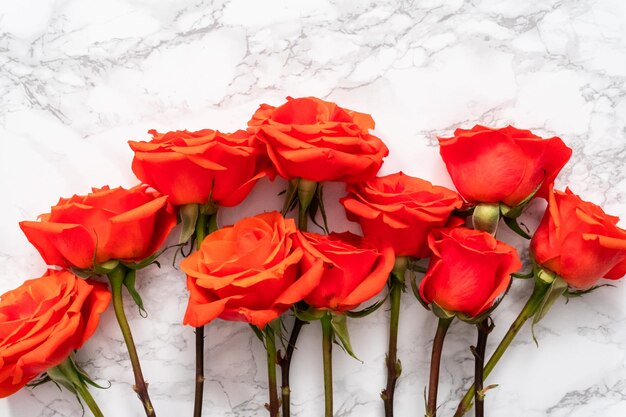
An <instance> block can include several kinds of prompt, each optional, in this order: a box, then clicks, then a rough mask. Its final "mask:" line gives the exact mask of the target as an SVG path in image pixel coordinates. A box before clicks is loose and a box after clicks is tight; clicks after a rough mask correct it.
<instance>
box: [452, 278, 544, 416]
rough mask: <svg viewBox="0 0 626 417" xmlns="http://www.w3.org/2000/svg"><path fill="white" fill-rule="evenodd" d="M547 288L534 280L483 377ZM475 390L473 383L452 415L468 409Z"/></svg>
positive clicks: (534, 310) (537, 306) (507, 345)
mask: <svg viewBox="0 0 626 417" xmlns="http://www.w3.org/2000/svg"><path fill="white" fill-rule="evenodd" d="M549 288H550V285H546V284H544V283H539V282H537V281H535V288H534V289H533V292H532V294H531V295H530V298H529V299H528V301H527V302H526V305H524V308H522V311H520V313H519V315H518V316H517V318H516V319H515V321H514V322H513V324H511V327H509V330H508V331H507V332H506V334H505V335H504V337H503V338H502V340H501V341H500V344H499V345H498V347H496V350H495V351H494V352H493V355H491V357H490V358H489V361H488V362H487V365H486V366H485V370H484V378H487V377H488V376H489V374H490V373H491V371H492V370H493V368H495V366H496V364H497V363H498V361H500V358H502V355H504V352H505V351H506V350H507V348H508V347H509V345H511V342H513V339H515V336H517V334H518V333H519V331H520V329H521V328H522V326H524V323H526V321H527V320H528V319H529V318H531V317H532V316H534V315H535V313H536V312H537V310H538V309H539V307H540V306H541V303H542V301H543V298H544V296H545V295H546V292H547V291H548V289H549ZM475 392H476V389H475V387H474V385H472V386H471V387H470V389H469V390H467V392H466V393H465V396H464V397H463V399H462V400H461V402H460V403H459V406H458V408H457V410H456V413H454V417H461V416H463V415H464V414H465V413H467V412H468V411H469V409H470V407H471V405H472V398H474V395H475Z"/></svg>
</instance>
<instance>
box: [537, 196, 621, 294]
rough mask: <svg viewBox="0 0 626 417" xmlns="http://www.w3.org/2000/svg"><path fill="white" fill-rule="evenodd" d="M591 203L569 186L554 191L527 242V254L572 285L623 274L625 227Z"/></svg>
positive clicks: (581, 287)
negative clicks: (581, 197) (618, 225)
mask: <svg viewBox="0 0 626 417" xmlns="http://www.w3.org/2000/svg"><path fill="white" fill-rule="evenodd" d="M618 222H619V218H618V217H614V216H609V215H608V214H606V213H604V211H603V210H602V209H601V208H600V207H598V206H596V205H595V204H593V203H589V202H587V201H583V200H581V199H580V197H578V196H577V195H575V194H574V193H572V192H571V191H570V190H569V189H567V190H565V192H562V191H556V190H555V191H554V193H552V194H551V195H550V198H549V200H548V209H547V210H546V213H545V214H544V216H543V219H542V220H541V223H540V224H539V227H538V228H537V231H536V232H535V234H534V235H533V238H532V240H531V242H530V251H531V255H532V257H533V258H534V260H535V262H537V263H538V264H539V265H541V266H542V267H545V268H547V269H549V270H551V271H554V272H555V273H556V274H558V275H559V276H560V277H561V278H563V279H564V280H565V281H566V282H567V283H568V284H569V285H570V286H572V287H574V288H580V289H586V288H589V287H591V286H593V285H594V284H595V283H596V281H598V280H599V279H600V278H603V277H604V278H608V279H619V278H621V277H623V276H624V275H626V230H624V229H620V228H619V227H617V223H618Z"/></svg>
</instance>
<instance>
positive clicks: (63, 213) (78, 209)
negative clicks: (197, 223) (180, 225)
mask: <svg viewBox="0 0 626 417" xmlns="http://www.w3.org/2000/svg"><path fill="white" fill-rule="evenodd" d="M39 219H40V221H36V222H33V221H24V222H21V223H20V227H21V228H22V231H23V232H24V234H25V235H26V237H27V238H28V240H29V241H30V243H32V244H33V245H34V246H35V248H37V250H38V251H39V253H40V254H41V256H42V257H43V259H44V260H45V261H46V263H47V264H48V265H59V266H64V267H70V266H73V267H77V268H91V267H93V266H94V265H93V264H94V259H95V262H96V263H97V264H101V263H103V262H106V261H108V260H111V259H119V260H122V261H127V262H137V261H141V260H143V259H145V258H147V257H148V256H151V255H152V254H154V253H155V252H156V251H157V249H159V247H161V245H162V244H163V242H164V241H165V238H166V237H167V235H168V234H169V232H170V231H171V230H172V229H173V228H174V226H176V213H175V212H174V208H173V207H172V205H171V204H170V203H169V202H168V201H167V197H166V196H159V194H158V193H156V192H154V191H150V190H148V186H146V185H138V186H136V187H133V188H131V189H130V190H126V189H124V188H121V187H118V188H114V189H110V188H109V187H108V186H104V187H102V188H94V189H93V192H92V193H90V194H88V195H86V196H78V195H75V196H73V197H71V198H61V199H60V200H59V202H58V203H57V205H56V206H54V207H52V210H51V211H50V213H46V214H42V215H41V216H39Z"/></svg>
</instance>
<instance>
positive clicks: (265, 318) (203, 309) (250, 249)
mask: <svg viewBox="0 0 626 417" xmlns="http://www.w3.org/2000/svg"><path fill="white" fill-rule="evenodd" d="M297 233H298V232H297V229H296V225H295V223H294V221H293V220H292V219H284V218H283V217H282V216H281V214H280V213H278V212H270V213H264V214H259V215H257V216H254V217H248V218H245V219H243V220H240V221H238V222H237V223H235V224H234V225H233V226H228V227H224V228H222V229H220V230H217V231H216V232H213V233H211V234H210V235H208V236H207V237H206V238H205V239H204V241H203V242H202V245H201V246H200V249H199V250H198V251H197V252H195V253H193V254H192V255H191V256H189V257H188V258H187V259H185V260H184V261H182V262H181V265H180V266H181V268H182V270H183V271H184V272H185V273H186V274H187V288H188V289H189V292H190V295H189V304H188V305H187V312H186V313H185V319H184V323H185V324H188V325H191V326H194V327H199V326H203V325H205V324H207V323H209V322H210V321H212V320H213V319H215V318H218V317H219V318H221V319H224V320H235V321H246V322H248V323H250V324H253V325H255V326H257V327H259V328H263V327H264V326H265V325H266V324H267V323H268V322H270V321H272V320H274V319H275V318H277V317H278V316H279V315H281V314H282V313H284V312H285V311H286V310H288V309H289V308H290V307H291V306H292V305H293V304H294V303H297V302H298V301H301V300H302V299H303V298H304V297H305V296H306V295H308V294H309V292H311V290H312V289H313V288H315V287H316V286H317V284H318V283H319V280H320V276H321V262H313V263H312V265H311V268H310V269H308V270H307V271H306V273H304V274H303V275H302V276H298V275H299V273H298V263H299V262H300V259H301V258H302V254H303V251H302V249H301V248H300V247H299V246H298V241H297V239H296V236H297Z"/></svg>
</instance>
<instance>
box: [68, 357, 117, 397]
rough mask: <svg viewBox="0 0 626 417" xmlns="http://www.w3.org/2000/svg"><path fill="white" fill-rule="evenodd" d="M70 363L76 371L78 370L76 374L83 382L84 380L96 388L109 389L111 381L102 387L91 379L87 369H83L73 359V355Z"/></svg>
mask: <svg viewBox="0 0 626 417" xmlns="http://www.w3.org/2000/svg"><path fill="white" fill-rule="evenodd" d="M72 363H73V365H74V369H76V372H78V375H79V377H80V379H81V380H82V381H83V382H86V383H87V384H89V385H91V386H92V387H94V388H98V389H109V388H111V382H109V386H108V387H103V386H102V385H100V384H97V383H96V382H94V380H93V379H91V377H90V376H89V374H88V373H87V371H85V370H84V369H83V368H82V367H81V366H80V365H79V364H77V363H76V361H74V357H73V356H72Z"/></svg>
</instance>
